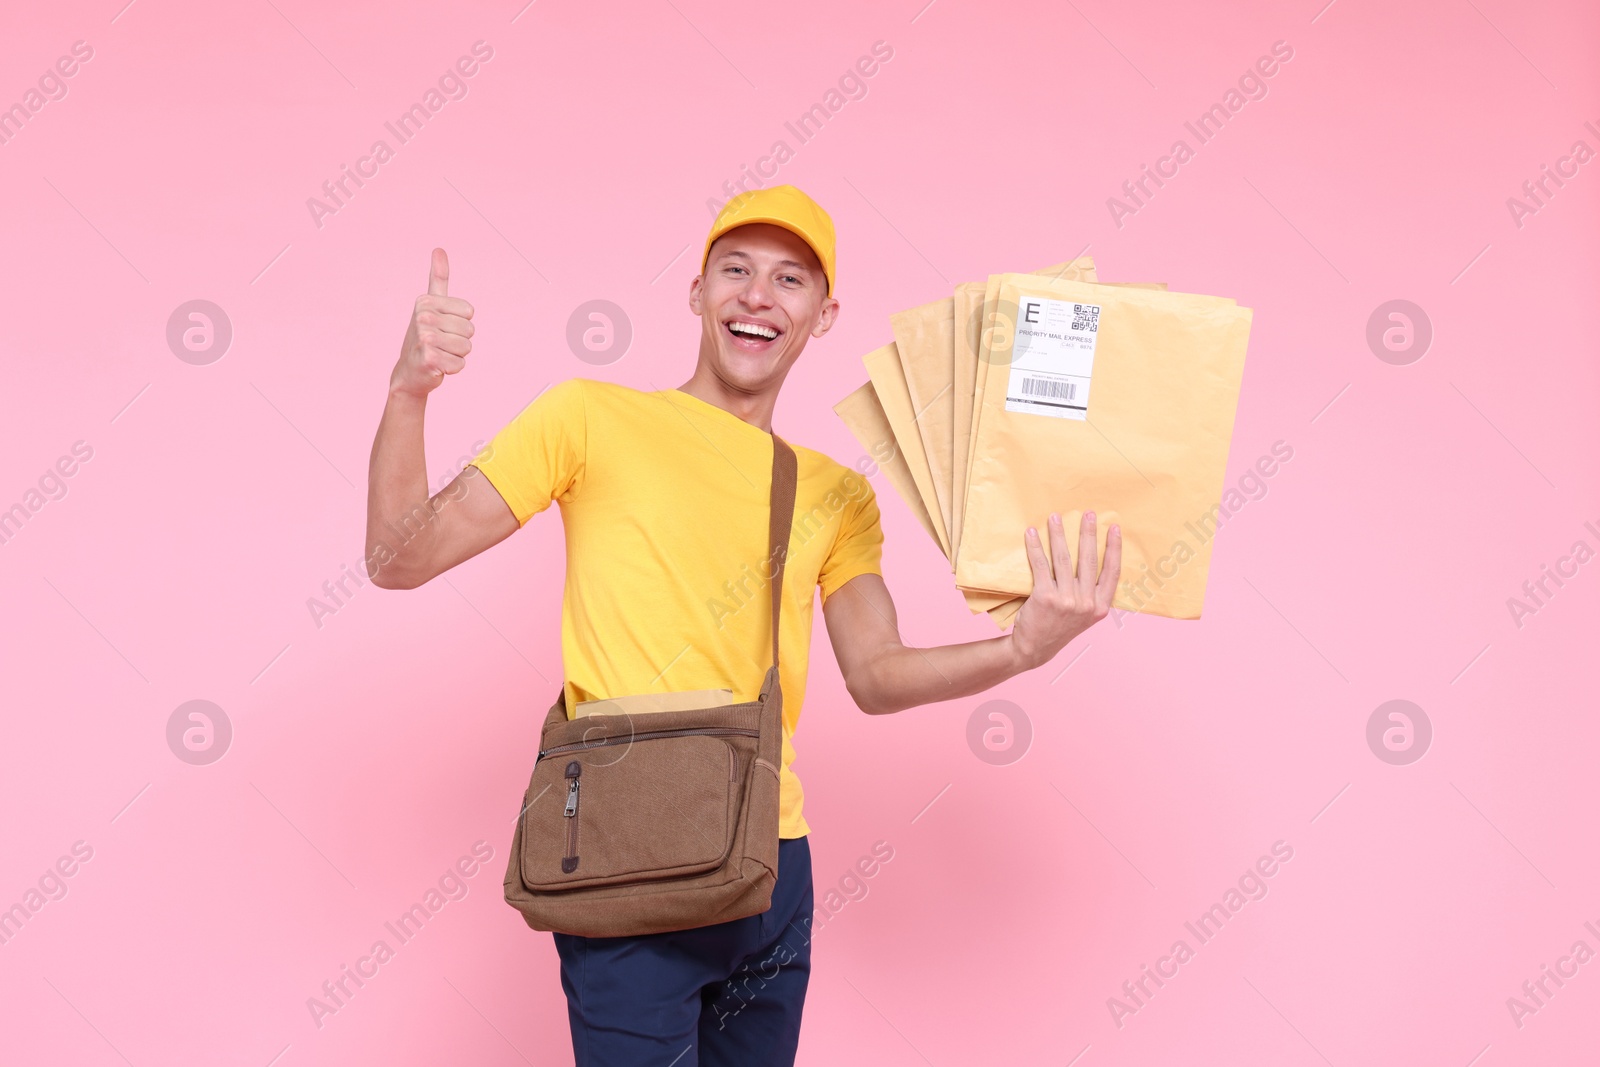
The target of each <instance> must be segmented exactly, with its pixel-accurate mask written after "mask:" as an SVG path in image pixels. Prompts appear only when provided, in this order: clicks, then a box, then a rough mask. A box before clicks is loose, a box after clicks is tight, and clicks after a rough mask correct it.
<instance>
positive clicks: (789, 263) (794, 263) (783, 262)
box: [722, 248, 811, 274]
mask: <svg viewBox="0 0 1600 1067" xmlns="http://www.w3.org/2000/svg"><path fill="white" fill-rule="evenodd" d="M722 256H738V257H739V258H740V259H749V260H751V262H754V260H753V259H751V256H750V253H748V252H741V251H739V250H738V249H737V248H730V249H728V250H727V251H726V252H723V253H722ZM778 266H780V267H799V268H800V269H801V270H803V271H805V272H806V273H807V274H809V273H811V268H810V267H808V266H806V265H805V264H804V263H801V262H799V261H798V260H793V259H780V260H778Z"/></svg>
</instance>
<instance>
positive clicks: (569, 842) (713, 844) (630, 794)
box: [505, 434, 796, 937]
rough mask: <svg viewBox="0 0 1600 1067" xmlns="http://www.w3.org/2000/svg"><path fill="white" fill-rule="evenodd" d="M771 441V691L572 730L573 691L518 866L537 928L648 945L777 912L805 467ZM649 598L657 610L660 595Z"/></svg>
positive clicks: (544, 755)
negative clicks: (792, 602) (786, 624)
mask: <svg viewBox="0 0 1600 1067" xmlns="http://www.w3.org/2000/svg"><path fill="white" fill-rule="evenodd" d="M771 436H772V499H771V507H770V511H769V532H768V539H767V548H768V553H769V555H768V559H769V563H768V568H769V569H771V570H772V578H771V581H770V584H769V586H768V588H769V590H770V593H771V597H772V666H771V667H769V668H767V676H766V679H765V680H764V681H763V682H762V684H761V693H760V695H759V696H758V697H757V698H756V699H755V700H753V701H749V702H747V703H743V704H727V705H724V706H722V707H712V708H702V709H698V710H691V711H658V712H652V713H650V714H647V715H627V714H594V715H588V716H586V717H583V718H577V719H570V720H569V719H568V717H567V708H566V701H565V693H566V687H565V685H563V686H562V688H561V690H560V691H558V692H557V694H556V702H555V704H554V705H552V706H551V708H550V711H549V713H548V714H547V715H546V716H545V721H544V727H543V729H542V731H541V732H540V738H539V754H538V757H537V759H536V760H535V762H534V765H533V775H532V778H531V779H530V780H529V782H528V791H527V793H525V794H524V795H523V798H522V811H521V813H520V814H519V815H518V817H517V823H516V830H515V831H514V833H513V834H512V838H511V855H510V862H509V864H508V865H507V867H506V878H505V896H506V903H508V904H510V905H511V906H512V907H514V908H516V909H517V910H518V911H520V912H521V913H522V917H523V919H524V920H526V921H527V924H528V925H529V926H531V927H532V928H533V929H535V930H551V931H557V932H560V933H566V934H581V935H584V936H588V937H620V936H637V935H641V934H653V933H662V932H664V931H668V930H685V929H689V928H691V927H696V926H706V925H709V924H711V923H719V922H726V921H728V920H730V919H740V918H743V917H745V916H747V915H757V914H760V913H761V912H764V911H766V910H767V909H768V908H770V907H771V906H772V889H773V886H774V885H775V884H776V882H777V877H778V775H779V771H778V768H779V765H780V763H781V761H782V758H783V688H782V686H781V685H780V683H779V680H778V614H779V608H780V606H781V604H782V601H783V595H782V593H783V569H784V559H785V556H786V555H787V554H788V548H789V528H790V525H791V523H792V522H793V519H794V496H795V481H796V462H795V455H794V450H793V449H791V448H790V447H789V446H788V444H786V443H785V442H784V441H783V440H782V439H781V438H779V437H778V435H777V434H772V435H771ZM640 602H641V604H642V605H644V607H645V610H648V602H649V601H648V597H647V596H641V597H640Z"/></svg>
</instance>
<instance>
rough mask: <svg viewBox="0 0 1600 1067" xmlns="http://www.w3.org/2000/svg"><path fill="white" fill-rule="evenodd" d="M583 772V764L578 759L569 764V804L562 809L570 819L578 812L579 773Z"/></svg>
mask: <svg viewBox="0 0 1600 1067" xmlns="http://www.w3.org/2000/svg"><path fill="white" fill-rule="evenodd" d="M582 773H583V764H581V763H579V762H578V761H577V760H572V761H571V762H569V763H568V764H567V774H566V777H567V782H568V785H567V806H566V807H565V808H563V809H562V811H561V814H562V815H564V816H566V817H567V818H569V819H570V818H572V817H573V816H574V815H576V814H578V775H580V774H582Z"/></svg>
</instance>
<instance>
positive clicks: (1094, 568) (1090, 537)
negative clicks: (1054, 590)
mask: <svg viewBox="0 0 1600 1067" xmlns="http://www.w3.org/2000/svg"><path fill="white" fill-rule="evenodd" d="M1099 555H1100V553H1099V552H1098V551H1097V550H1096V549H1095V544H1094V512H1092V511H1085V512H1084V513H1083V518H1081V519H1079V520H1078V574H1077V577H1078V588H1079V589H1080V590H1081V591H1082V592H1084V593H1087V592H1089V590H1091V589H1093V588H1094V580H1095V575H1097V574H1099V573H1100V560H1099Z"/></svg>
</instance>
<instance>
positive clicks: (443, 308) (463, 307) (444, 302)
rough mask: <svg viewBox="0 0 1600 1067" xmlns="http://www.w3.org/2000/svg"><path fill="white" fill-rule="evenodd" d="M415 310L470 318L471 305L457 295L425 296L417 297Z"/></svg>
mask: <svg viewBox="0 0 1600 1067" xmlns="http://www.w3.org/2000/svg"><path fill="white" fill-rule="evenodd" d="M417 311H418V312H419V313H420V312H422V311H432V312H434V313H436V314H439V315H459V316H460V317H461V318H464V319H470V318H472V305H471V304H469V303H467V302H466V301H465V300H463V299H461V298H460V297H459V296H434V295H432V294H429V295H427V296H419V297H417Z"/></svg>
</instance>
